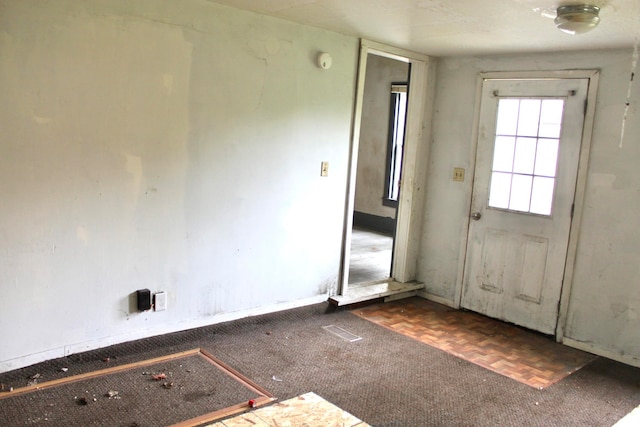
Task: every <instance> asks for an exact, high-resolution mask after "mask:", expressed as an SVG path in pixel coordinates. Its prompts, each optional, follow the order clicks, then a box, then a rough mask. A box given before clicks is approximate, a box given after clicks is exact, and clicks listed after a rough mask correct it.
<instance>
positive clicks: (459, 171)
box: [453, 168, 464, 181]
mask: <svg viewBox="0 0 640 427" xmlns="http://www.w3.org/2000/svg"><path fill="white" fill-rule="evenodd" d="M453 180H454V181H464V168H453Z"/></svg>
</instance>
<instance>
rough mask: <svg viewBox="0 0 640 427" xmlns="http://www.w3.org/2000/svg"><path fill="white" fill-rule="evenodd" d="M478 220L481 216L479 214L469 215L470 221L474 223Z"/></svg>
mask: <svg viewBox="0 0 640 427" xmlns="http://www.w3.org/2000/svg"><path fill="white" fill-rule="evenodd" d="M480 218H482V214H481V213H480V212H474V213H472V214H471V219H472V220H474V221H477V220H479V219H480Z"/></svg>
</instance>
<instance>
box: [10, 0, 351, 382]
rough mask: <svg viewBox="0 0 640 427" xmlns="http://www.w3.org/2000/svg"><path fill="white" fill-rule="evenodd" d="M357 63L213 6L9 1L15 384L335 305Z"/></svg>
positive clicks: (265, 21)
mask: <svg viewBox="0 0 640 427" xmlns="http://www.w3.org/2000/svg"><path fill="white" fill-rule="evenodd" d="M320 51H326V52H330V53H331V55H332V56H333V66H332V68H331V69H329V70H321V69H319V68H318V67H317V66H316V65H315V57H316V55H317V53H318V52H320ZM357 54H358V40H357V39H355V38H350V37H345V36H342V35H339V34H336V33H331V32H326V31H322V30H319V29H314V28H310V27H304V26H301V25H297V24H293V23H289V22H285V21H281V20H277V19H271V18H267V17H265V16H260V15H256V14H252V13H247V12H241V11H237V10H234V9H230V8H227V7H222V6H218V5H215V4H212V3H210V2H207V1H204V0H189V1H181V2H174V1H169V0H166V1H157V0H140V1H136V2H130V1H129V0H110V1H100V0H89V1H84V2H77V1H74V0H66V1H65V0H60V1H56V2H42V1H36V0H13V1H4V2H2V3H1V4H0V57H1V58H2V60H1V61H0V99H2V103H1V104H0V129H1V134H2V138H0V152H1V153H2V155H1V156H0V200H2V206H3V207H2V209H0V251H1V256H0V286H1V289H2V292H1V295H2V296H1V297H0V313H2V315H1V316H0V337H2V342H3V344H2V345H1V346H0V371H6V370H10V369H14V368H17V367H21V366H25V365H28V364H31V363H34V362H38V361H41V360H45V359H48V358H52V357H58V356H62V355H64V354H70V353H74V352H78V351H82V350H86V349H90V348H97V347H100V346H104V345H108V344H112V343H117V342H122V341H126V340H130V339H135V338H138V337H142V336H148V335H154V334H160V333H165V332H169V331H175V330H180V329H186V328H189V327H196V326H201V325H205V324H210V323H215V322H217V321H222V320H228V319H231V318H237V317H241V316H245V315H249V314H255V313H257V312H265V311H271V310H276V309H281V308H287V307H290V306H295V305H301V304H307V303H311V302H317V301H321V300H324V299H326V296H327V292H328V291H329V290H330V289H332V288H334V287H335V286H336V284H337V280H338V274H339V268H340V249H341V238H342V230H343V222H344V210H345V202H344V201H345V188H346V171H347V162H348V153H349V143H350V142H349V138H350V132H351V118H352V109H353V96H354V92H355V76H356V65H357ZM321 161H328V162H329V176H328V177H326V178H321V177H320V163H321ZM141 288H149V289H151V291H153V292H155V291H161V290H162V291H165V292H167V293H168V308H169V309H168V310H167V311H164V312H145V313H138V312H136V310H135V299H134V298H133V297H132V294H133V293H134V292H135V290H136V289H141Z"/></svg>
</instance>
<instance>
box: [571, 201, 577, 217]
mask: <svg viewBox="0 0 640 427" xmlns="http://www.w3.org/2000/svg"><path fill="white" fill-rule="evenodd" d="M575 209H576V204H575V203H572V204H571V219H573V212H574V211H575Z"/></svg>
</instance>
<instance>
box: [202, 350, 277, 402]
mask: <svg viewBox="0 0 640 427" xmlns="http://www.w3.org/2000/svg"><path fill="white" fill-rule="evenodd" d="M200 354H201V355H202V356H203V357H205V358H206V359H207V360H208V361H209V362H211V363H213V364H214V365H215V366H217V367H218V368H219V369H221V370H222V371H226V372H227V373H228V374H230V375H231V376H233V377H235V379H236V380H238V381H239V382H240V383H242V384H243V385H244V386H245V387H247V388H248V389H250V390H252V391H254V392H256V393H258V394H260V395H262V396H266V397H269V398H273V395H272V394H271V393H269V392H268V391H267V390H266V389H264V388H262V387H261V386H259V385H258V384H256V383H254V382H253V381H251V380H250V379H249V378H247V377H245V376H244V375H242V374H241V373H240V372H238V371H236V370H235V369H233V368H232V367H231V366H229V365H227V364H226V363H224V362H223V361H222V360H219V359H217V358H216V357H214V356H213V355H212V354H211V353H209V352H208V351H207V350H204V349H200Z"/></svg>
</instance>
